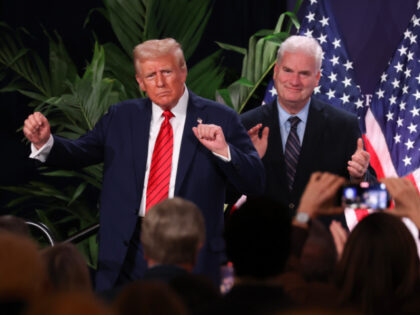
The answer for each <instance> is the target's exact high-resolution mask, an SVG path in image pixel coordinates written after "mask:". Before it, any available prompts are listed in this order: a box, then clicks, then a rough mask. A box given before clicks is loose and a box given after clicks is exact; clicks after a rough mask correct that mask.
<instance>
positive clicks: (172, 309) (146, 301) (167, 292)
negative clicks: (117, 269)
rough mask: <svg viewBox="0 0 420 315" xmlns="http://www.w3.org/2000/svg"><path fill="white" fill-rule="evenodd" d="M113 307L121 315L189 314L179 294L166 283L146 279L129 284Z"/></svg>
mask: <svg viewBox="0 0 420 315" xmlns="http://www.w3.org/2000/svg"><path fill="white" fill-rule="evenodd" d="M113 308H114V310H115V312H116V313H117V314H119V315H138V314H145V315H149V314H150V315H151V314H171V315H184V314H188V312H187V309H186V307H185V305H184V304H183V303H182V302H181V300H180V298H179V296H177V295H176V293H175V292H174V291H173V290H172V289H171V288H170V287H169V286H168V285H167V284H166V283H163V282H155V281H144V280H140V281H135V282H133V283H131V284H129V285H127V286H126V287H125V288H124V289H123V290H122V292H121V293H120V294H119V296H118V297H117V299H116V301H115V302H114V304H113Z"/></svg>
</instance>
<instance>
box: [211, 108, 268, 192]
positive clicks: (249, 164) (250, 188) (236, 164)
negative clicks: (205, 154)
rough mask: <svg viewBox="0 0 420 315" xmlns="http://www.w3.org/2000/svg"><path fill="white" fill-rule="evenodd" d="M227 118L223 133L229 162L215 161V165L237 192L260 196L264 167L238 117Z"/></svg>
mask: <svg viewBox="0 0 420 315" xmlns="http://www.w3.org/2000/svg"><path fill="white" fill-rule="evenodd" d="M229 116H230V117H229V120H228V122H227V125H226V127H225V128H224V133H225V139H226V142H227V143H228V145H229V149H230V154H231V162H229V163H226V162H223V161H220V160H219V159H217V160H218V161H217V163H218V165H219V166H220V168H221V169H222V171H223V172H224V173H225V175H226V177H227V178H228V180H229V182H230V184H232V185H233V186H234V187H235V189H236V190H237V191H238V192H240V193H242V194H246V195H259V194H262V193H263V191H264V186H265V171H264V166H263V164H262V162H261V159H260V158H259V156H258V153H257V151H256V150H255V148H254V145H253V144H252V142H251V139H250V138H249V136H248V133H247V132H246V130H245V128H244V127H243V125H242V124H241V122H240V120H239V116H238V115H237V114H236V113H233V114H231V115H229Z"/></svg>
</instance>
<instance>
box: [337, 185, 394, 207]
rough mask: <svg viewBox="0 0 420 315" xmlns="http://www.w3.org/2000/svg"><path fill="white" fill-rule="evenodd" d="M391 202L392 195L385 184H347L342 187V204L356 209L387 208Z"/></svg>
mask: <svg viewBox="0 0 420 315" xmlns="http://www.w3.org/2000/svg"><path fill="white" fill-rule="evenodd" d="M390 203H391V196H390V195H389V193H388V191H387V190H386V187H385V184H383V183H378V184H369V183H368V182H361V183H360V184H347V185H344V186H343V188H342V193H341V204H342V205H343V206H344V207H348V208H354V209H386V208H389V206H390Z"/></svg>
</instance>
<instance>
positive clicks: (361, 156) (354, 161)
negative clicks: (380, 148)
mask: <svg viewBox="0 0 420 315" xmlns="http://www.w3.org/2000/svg"><path fill="white" fill-rule="evenodd" d="M369 158H370V154H369V153H368V152H366V151H365V149H364V148H363V140H362V138H359V139H357V149H356V151H355V152H354V154H353V155H352V156H351V160H350V161H348V162H347V164H348V166H347V170H348V171H349V174H350V176H351V177H352V178H353V179H355V180H358V181H361V180H363V177H364V176H365V174H366V170H367V168H368V166H369Z"/></svg>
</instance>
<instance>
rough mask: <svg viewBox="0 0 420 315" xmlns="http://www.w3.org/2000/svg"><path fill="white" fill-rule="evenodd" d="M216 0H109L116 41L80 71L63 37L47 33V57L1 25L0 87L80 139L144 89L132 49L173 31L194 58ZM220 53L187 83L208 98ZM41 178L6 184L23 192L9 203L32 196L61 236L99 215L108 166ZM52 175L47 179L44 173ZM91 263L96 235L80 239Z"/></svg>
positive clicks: (60, 131) (99, 48)
mask: <svg viewBox="0 0 420 315" xmlns="http://www.w3.org/2000/svg"><path fill="white" fill-rule="evenodd" d="M210 3H211V0H200V1H197V0H196V1H189V0H174V1H170V2H167V1H160V0H136V1H133V0H118V1H116V0H104V8H101V9H97V11H99V12H101V13H102V14H103V15H104V16H105V17H106V18H107V19H108V20H109V22H110V25H111V27H112V30H113V31H114V33H115V35H116V37H117V39H118V43H105V44H103V45H99V44H98V41H96V42H95V46H94V52H93V56H92V59H91V61H90V62H89V63H88V65H87V66H86V68H85V70H84V71H83V72H81V73H82V74H81V75H79V73H80V71H79V69H77V67H76V66H75V64H74V62H73V61H72V60H71V58H70V57H69V54H68V53H67V51H66V49H65V46H64V44H63V41H62V39H61V38H60V37H59V36H58V35H57V34H55V36H54V37H52V36H50V35H49V34H47V33H46V36H48V38H49V60H48V63H47V64H46V63H44V62H43V60H42V58H41V57H40V56H39V55H38V54H37V53H36V52H34V51H31V50H29V49H27V48H25V47H24V45H23V41H22V39H21V38H22V34H23V32H21V31H20V32H15V31H14V30H11V29H10V28H9V27H8V26H7V25H5V24H3V23H1V24H0V32H1V34H0V80H1V81H2V83H3V86H4V87H3V88H2V89H1V90H0V91H1V92H18V93H21V94H23V95H25V96H27V97H29V98H30V103H29V106H32V107H34V110H35V111H41V112H43V113H44V114H45V115H46V116H47V117H48V119H49V122H50V124H51V128H52V130H53V132H54V134H56V135H60V136H63V137H66V138H71V139H75V138H78V137H79V136H81V135H82V134H84V133H85V132H86V131H88V130H90V129H92V128H93V126H94V125H95V124H96V122H97V121H98V120H99V119H100V118H101V117H102V116H103V115H104V113H105V112H106V111H107V109H108V107H109V106H110V105H111V104H113V103H116V102H119V101H121V100H124V99H127V98H135V97H139V96H143V95H141V92H140V91H139V89H138V85H137V84H136V82H135V80H134V69H133V65H132V57H131V51H132V49H133V47H134V46H135V45H136V44H138V43H139V42H142V41H144V40H147V39H151V38H162V37H174V38H176V39H177V40H178V41H179V42H180V43H181V44H182V46H183V48H184V52H185V56H186V58H188V57H190V56H191V55H192V54H193V52H194V50H195V48H196V47H197V45H198V43H199V40H200V38H201V36H202V33H203V30H204V27H205V25H206V22H207V20H208V18H209V15H210V12H211V5H210ZM219 54H220V52H218V53H215V54H213V55H211V56H209V57H207V58H205V59H203V60H202V61H201V62H199V63H197V64H196V65H195V66H194V67H191V69H190V71H189V76H188V79H189V80H188V81H187V84H188V86H189V88H191V89H192V90H193V91H195V92H196V93H197V94H199V95H202V96H204V97H209V98H214V97H215V91H216V89H217V88H218V87H219V86H220V84H221V83H222V81H223V76H224V74H223V71H222V70H221V68H220V67H219V66H218V61H217V60H218V56H219ZM40 177H41V179H40V180H36V181H35V180H34V181H30V182H29V183H27V184H26V185H24V186H21V187H4V189H7V190H9V191H12V192H14V193H16V194H18V196H19V197H18V198H16V199H15V200H12V201H11V202H10V203H9V204H8V206H9V207H11V208H14V209H17V211H19V209H22V208H24V207H25V205H27V202H30V204H31V207H34V208H35V212H36V213H37V214H38V217H39V219H40V220H41V221H42V222H43V223H45V224H46V225H47V226H48V227H49V228H50V229H51V230H52V231H53V232H54V233H55V234H56V236H57V238H58V239H59V240H63V239H65V238H67V237H69V235H71V234H72V233H75V232H77V231H78V230H80V229H82V228H85V227H87V226H89V225H91V224H92V223H96V222H97V220H98V213H97V211H96V209H97V207H96V203H97V197H98V194H99V191H100V189H101V183H102V165H93V166H90V167H87V168H84V169H82V170H51V169H49V168H46V167H42V168H40ZM46 178H47V179H49V180H45V179H46ZM79 246H80V248H81V249H82V252H83V253H84V254H85V256H86V257H87V258H88V261H89V262H90V264H91V265H92V266H95V263H96V253H97V244H96V241H95V238H93V237H92V238H90V239H88V240H86V241H85V242H83V243H82V244H79Z"/></svg>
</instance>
